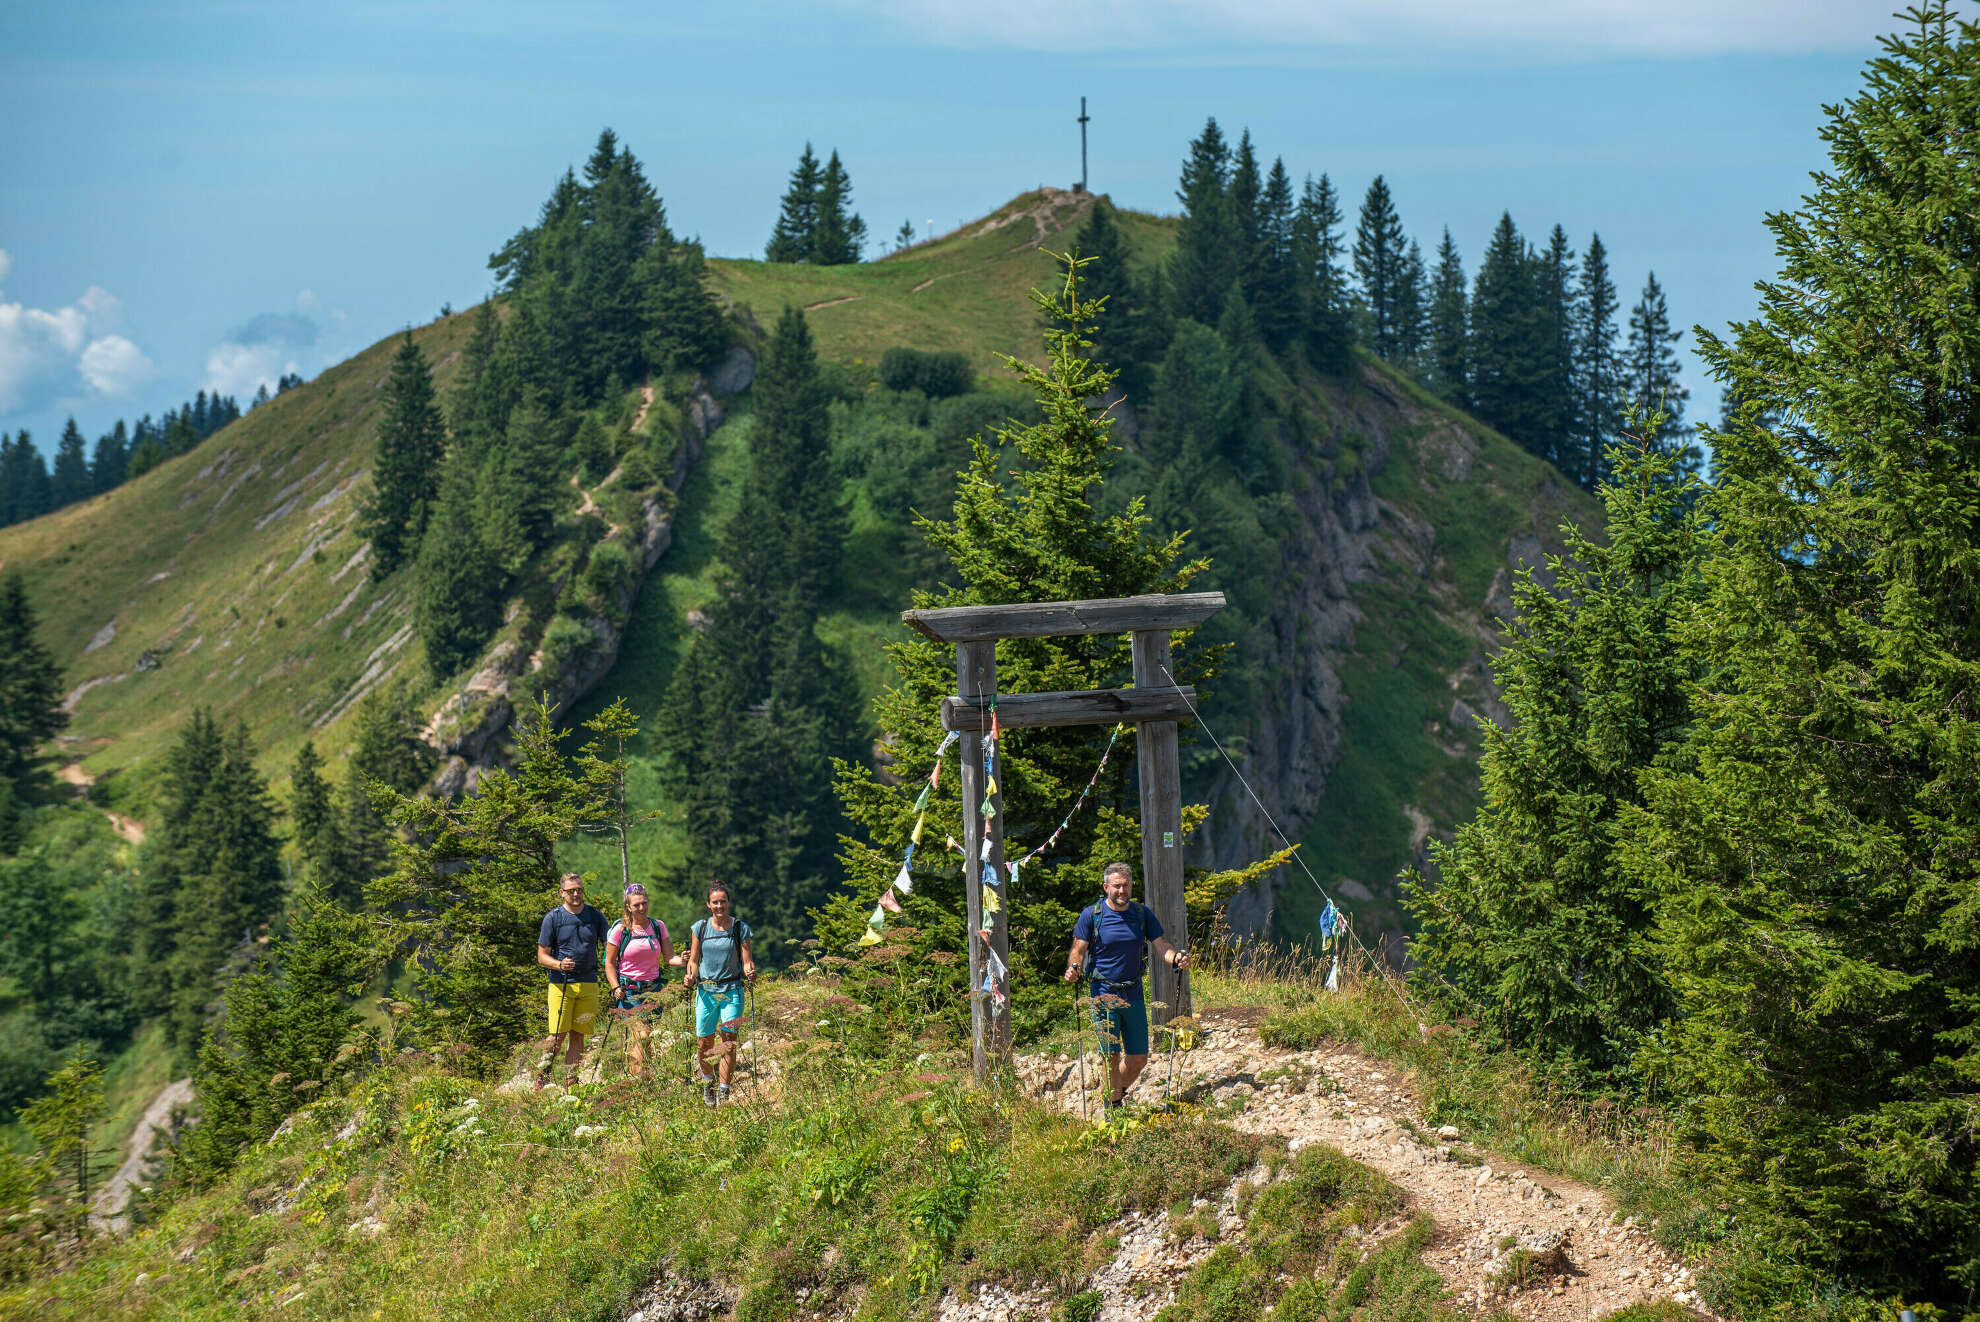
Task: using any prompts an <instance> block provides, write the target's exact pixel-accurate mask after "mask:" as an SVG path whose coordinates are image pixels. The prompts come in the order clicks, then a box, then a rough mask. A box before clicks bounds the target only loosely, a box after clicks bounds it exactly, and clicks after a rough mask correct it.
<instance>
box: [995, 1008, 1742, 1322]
mask: <svg viewBox="0 0 1980 1322" xmlns="http://www.w3.org/2000/svg"><path fill="white" fill-rule="evenodd" d="M1263 1017H1264V1014H1263V1012H1262V1011H1260V1010H1256V1009H1244V1010H1221V1011H1219V1010H1213V1011H1209V1012H1207V1013H1205V1014H1202V1015H1200V1016H1198V1018H1199V1022H1201V1023H1202V1024H1203V1025H1204V1031H1203V1034H1202V1037H1201V1038H1200V1039H1199V1043H1198V1045H1197V1047H1196V1049H1195V1050H1193V1051H1190V1052H1187V1053H1184V1054H1181V1055H1179V1056H1177V1057H1176V1065H1175V1088H1176V1092H1177V1095H1178V1096H1179V1097H1180V1098H1182V1099H1183V1100H1186V1101H1190V1102H1194V1103H1197V1104H1199V1105H1204V1106H1214V1105H1216V1104H1219V1103H1224V1104H1229V1103H1232V1102H1237V1103H1240V1104H1241V1105H1242V1107H1243V1109H1242V1110H1241V1111H1239V1112H1238V1113H1237V1114H1235V1115H1230V1116H1227V1117H1226V1118H1227V1121H1228V1123H1230V1124H1231V1125H1233V1126H1235V1127H1236V1128H1238V1129H1242V1130H1245V1131H1248V1132H1251V1133H1258V1134H1273V1135H1277V1136H1280V1137H1282V1138H1284V1139H1285V1140H1286V1142H1287V1145H1288V1146H1289V1147H1291V1148H1292V1149H1293V1150H1294V1151H1297V1150H1299V1149H1300V1148H1302V1147H1305V1146H1307V1145H1308V1144H1312V1143H1324V1144H1327V1145H1328V1146H1330V1147H1334V1148H1338V1149H1339V1150H1340V1151H1341V1152H1343V1153H1345V1154H1347V1155H1348V1156H1349V1157H1352V1158H1354V1159H1355V1160H1356V1161H1359V1162H1361V1163H1363V1164H1364V1165H1368V1166H1372V1167H1374V1168H1375V1169H1376V1170H1379V1171H1381V1172H1382V1173H1383V1174H1384V1175H1386V1176H1388V1177H1389V1179H1391V1180H1392V1181H1394V1182H1395V1183H1396V1184H1397V1185H1398V1186H1400V1187H1401V1188H1402V1189H1403V1190H1404V1191H1405V1193H1407V1194H1408V1196H1409V1199H1410V1202H1411V1204H1412V1210H1413V1211H1418V1212H1428V1213H1429V1214H1430V1215H1431V1217H1433V1218H1434V1219H1435V1221H1436V1223H1437V1237H1436V1239H1435V1240H1433V1241H1432V1243H1431V1245H1430V1247H1429V1248H1427V1249H1426V1250H1424V1254H1423V1259H1424V1261H1425V1262H1426V1263H1428V1264H1429V1265H1430V1266H1431V1267H1432V1268H1433V1269H1434V1270H1435V1271H1436V1272H1437V1273H1438V1274H1439V1275H1440V1276H1442V1277H1443V1278H1444V1281H1445V1283H1446V1284H1447V1285H1449V1287H1450V1289H1451V1293H1452V1296H1453V1298H1454V1301H1455V1302H1456V1303H1457V1304H1458V1306H1460V1307H1462V1308H1465V1309H1467V1310H1469V1311H1471V1312H1472V1313H1474V1314H1475V1315H1484V1314H1489V1313H1493V1312H1495V1311H1497V1310H1499V1309H1504V1310H1505V1311H1506V1312H1508V1313H1510V1314H1511V1315H1512V1316H1514V1317H1516V1318H1521V1319H1537V1320H1538V1322H1584V1319H1591V1318H1600V1317H1604V1316H1606V1315H1608V1314H1609V1313H1611V1312H1614V1311H1615V1310H1617V1309H1619V1308H1623V1307H1625V1306H1627V1305H1629V1304H1634V1303H1643V1302H1647V1301H1650V1300H1654V1299H1671V1300H1673V1301H1675V1302H1676V1303H1678V1304H1681V1305H1684V1306H1686V1307H1687V1308H1688V1309H1690V1310H1691V1311H1692V1312H1693V1313H1694V1314H1695V1315H1696V1316H1698V1317H1702V1318H1713V1317H1715V1316H1716V1315H1714V1314H1712V1313H1709V1312H1707V1311H1705V1310H1704V1309H1702V1308H1701V1307H1700V1306H1699V1304H1698V1302H1697V1298H1696V1295H1695V1294H1694V1292H1693V1290H1692V1282H1691V1274H1690V1272H1689V1270H1688V1269H1686V1268H1685V1267H1684V1266H1683V1264H1681V1263H1679V1262H1677V1261H1676V1260H1675V1259H1673V1258H1672V1257H1671V1256H1670V1255H1669V1254H1667V1253H1666V1252H1664V1250H1663V1249H1661V1248H1660V1247H1658V1246H1657V1245H1656V1244H1655V1243H1653V1242H1652V1241H1651V1239H1650V1237H1649V1234H1648V1231H1647V1228H1646V1227H1642V1226H1638V1225H1637V1224H1635V1222H1634V1221H1633V1220H1624V1219H1622V1218H1620V1217H1617V1216H1616V1215H1615V1208H1614V1205H1613V1203H1611V1202H1610V1200H1609V1199H1608V1197H1607V1195H1605V1194H1603V1193H1601V1192H1600V1191H1598V1190H1595V1189H1590V1188H1587V1187H1585V1186H1582V1185H1579V1184H1575V1183H1572V1182H1571V1181H1567V1180H1560V1179H1555V1178H1553V1177H1552V1176H1548V1175H1545V1174H1542V1173H1539V1172H1531V1173H1529V1172H1528V1171H1526V1170H1525V1169H1522V1168H1521V1167H1520V1166H1519V1165H1517V1164H1516V1163H1508V1162H1505V1161H1503V1160H1502V1159H1500V1158H1499V1157H1498V1156H1497V1155H1496V1154H1494V1153H1491V1152H1487V1151H1485V1150H1482V1149H1474V1148H1471V1147H1470V1146H1469V1145H1468V1144H1467V1143H1466V1142H1465V1138H1466V1136H1465V1135H1463V1134H1461V1133H1459V1132H1458V1131H1457V1130H1455V1129H1453V1128H1450V1127H1448V1126H1447V1127H1445V1128H1443V1129H1442V1130H1441V1131H1434V1130H1432V1129H1429V1128H1426V1127H1425V1125H1424V1124H1423V1121H1422V1114H1421V1111H1420V1109H1419V1107H1418V1105H1417V1102H1416V1099H1415V1098H1414V1097H1413V1096H1412V1095H1411V1093H1410V1090H1409V1079H1408V1078H1407V1077H1406V1076H1405V1072H1404V1071H1403V1070H1401V1069H1398V1068H1397V1067H1396V1066H1394V1065H1392V1064H1390V1063H1388V1062H1386V1061H1378V1060H1371V1059H1369V1058H1368V1057H1366V1056H1363V1055H1362V1054H1360V1053H1359V1052H1357V1051H1355V1050H1353V1049H1351V1048H1349V1047H1345V1046H1340V1045H1335V1044H1329V1045H1328V1046H1326V1047H1323V1048H1321V1049H1318V1050H1314V1051H1290V1050H1284V1049H1280V1048H1274V1047H1267V1046H1265V1045H1264V1044H1263V1043H1262V1042H1260V1041H1259V1038H1258V1029H1257V1024H1258V1021H1259V1020H1261V1019H1263ZM1168 1069H1169V1062H1168V1061H1167V1060H1165V1059H1163V1058H1161V1057H1159V1056H1157V1057H1154V1058H1151V1059H1150V1061H1149V1063H1148V1070H1147V1072H1146V1073H1145V1074H1144V1075H1143V1076H1142V1079H1141V1082H1140V1083H1139V1084H1138V1085H1137V1086H1136V1088H1135V1094H1134V1095H1135V1096H1137V1097H1138V1098H1140V1099H1141V1100H1142V1101H1144V1102H1149V1101H1154V1100H1156V1099H1158V1098H1159V1097H1161V1096H1162V1094H1163V1091H1164V1089H1165V1087H1166V1086H1167V1083H1168ZM1018 1070H1019V1074H1020V1077H1021V1078H1022V1080H1023V1083H1024V1086H1025V1087H1026V1088H1027V1090H1029V1091H1031V1092H1033V1093H1036V1094H1038V1095H1040V1096H1042V1097H1044V1098H1046V1099H1048V1100H1054V1101H1056V1102H1058V1104H1060V1105H1061V1106H1064V1107H1066V1108H1067V1109H1068V1110H1071V1111H1074V1112H1078V1111H1079V1110H1080V1080H1079V1070H1080V1064H1079V1060H1078V1058H1077V1057H1075V1056H1071V1055H1033V1056H1020V1057H1019V1058H1018ZM1095 1077H1096V1069H1095V1057H1094V1055H1093V1053H1092V1051H1091V1049H1090V1044H1089V1050H1088V1054H1087V1059H1086V1078H1087V1082H1088V1088H1089V1097H1090V1099H1091V1101H1092V1104H1094V1105H1097V1104H1098V1099H1099V1095H1100V1094H1099V1092H1098V1091H1097V1089H1094V1088H1093V1081H1094V1079H1095ZM1229 1201H1230V1200H1229V1199H1228V1198H1227V1199H1226V1202H1229ZM1166 1217H1167V1213H1166V1212H1164V1213H1160V1214H1158V1215H1157V1216H1156V1217H1154V1218H1149V1220H1150V1222H1151V1226H1150V1229H1155V1228H1157V1227H1159V1223H1160V1222H1161V1221H1163V1220H1164V1219H1165V1218H1166ZM1398 1229H1399V1227H1398ZM1502 1246H1504V1247H1502ZM1125 1247H1126V1246H1125V1244H1124V1248H1125ZM1521 1249H1524V1250H1526V1253H1527V1254H1528V1255H1531V1257H1530V1259H1529V1260H1530V1261H1531V1262H1533V1263H1535V1264H1536V1265H1537V1266H1538V1270H1537V1271H1533V1272H1532V1275H1531V1278H1530V1279H1529V1280H1528V1281H1527V1282H1526V1283H1525V1284H1523V1285H1521V1286H1518V1287H1516V1288H1514V1287H1508V1286H1505V1285H1502V1284H1499V1279H1500V1278H1501V1277H1502V1275H1503V1274H1504V1273H1505V1270H1506V1268H1507V1266H1508V1264H1509V1259H1510V1258H1511V1255H1512V1254H1513V1253H1515V1252H1517V1251H1518V1250H1521ZM1170 1251H1171V1252H1178V1251H1180V1252H1182V1253H1184V1254H1185V1255H1186V1254H1187V1253H1188V1252H1189V1245H1188V1244H1187V1243H1185V1244H1184V1245H1183V1246H1182V1248H1181V1249H1180V1250H1175V1249H1171V1250H1170ZM1208 1252H1209V1246H1208V1245H1204V1246H1202V1247H1201V1252H1199V1253H1197V1254H1196V1255H1195V1256H1196V1257H1198V1258H1201V1257H1202V1256H1204V1255H1207V1253H1208ZM1151 1256H1152V1255H1151ZM1151 1265H1152V1264H1151ZM1164 1274H1165V1275H1170V1276H1172V1277H1179V1276H1180V1275H1181V1273H1180V1272H1173V1273H1164ZM1154 1283H1155V1284H1157V1285H1158V1286H1159V1284H1160V1283H1159V1281H1158V1282H1154ZM1110 1293H1111V1292H1110ZM1161 1295H1162V1292H1161V1290H1160V1289H1159V1288H1158V1289H1157V1290H1156V1291H1155V1292H1154V1293H1153V1294H1152V1295H1150V1296H1146V1297H1144V1298H1143V1299H1139V1300H1131V1301H1130V1300H1123V1301H1122V1302H1123V1303H1132V1304H1134V1305H1142V1304H1145V1305H1146V1309H1145V1311H1143V1310H1142V1309H1141V1308H1139V1307H1135V1308H1129V1309H1126V1310H1119V1309H1116V1308H1114V1307H1113V1306H1112V1304H1113V1301H1112V1300H1110V1306H1109V1307H1108V1309H1107V1310H1106V1311H1105V1312H1104V1313H1103V1316H1104V1317H1106V1318H1108V1319H1110V1320H1111V1319H1115V1318H1120V1319H1123V1322H1125V1319H1129V1318H1134V1319H1141V1318H1147V1317H1152V1316H1153V1315H1154V1313H1155V1312H1156V1311H1157V1310H1159V1309H1160V1307H1161V1306H1162V1304H1163V1303H1165V1302H1167V1300H1165V1299H1164V1298H1162V1297H1161ZM1173 1297H1174V1284H1173V1281H1172V1282H1171V1283H1170V1284H1169V1286H1168V1298H1169V1299H1173Z"/></svg>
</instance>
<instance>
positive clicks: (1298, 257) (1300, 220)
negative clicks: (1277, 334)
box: [1292, 174, 1354, 376]
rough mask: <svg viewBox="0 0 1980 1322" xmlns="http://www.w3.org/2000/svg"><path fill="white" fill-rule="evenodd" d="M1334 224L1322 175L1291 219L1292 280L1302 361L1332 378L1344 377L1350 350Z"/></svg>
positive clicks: (1336, 201) (1336, 210) (1332, 199)
mask: <svg viewBox="0 0 1980 1322" xmlns="http://www.w3.org/2000/svg"><path fill="white" fill-rule="evenodd" d="M1340 224H1341V206H1340V197H1339V195H1338V194H1337V193H1336V192H1335V191H1334V185H1333V181H1332V180H1330V179H1328V178H1327V176H1326V175H1324V174H1323V175H1321V176H1320V177H1319V179H1317V180H1316V179H1314V178H1313V177H1312V176H1310V175H1309V176H1308V177H1307V180H1306V184H1305V186H1304V187H1303V188H1302V189H1301V190H1300V197H1299V206H1298V208H1297V209H1296V210H1295V211H1294V213H1293V230H1292V235H1293V238H1292V246H1293V275H1294V278H1295V279H1296V280H1297V281H1298V283H1299V290H1300V315H1301V319H1302V338H1303V339H1304V341H1305V343H1306V356H1307V358H1308V360H1309V361H1311V362H1312V364H1313V366H1314V367H1315V368H1317V369H1318V370H1320V371H1322V372H1326V373H1328V374H1329V375H1332V376H1340V375H1343V374H1345V373H1346V371H1347V370H1348V365H1349V363H1350V362H1351V361H1352V350H1353V347H1354V326H1353V321H1352V319H1351V318H1350V317H1349V315H1348V299H1347V279H1346V268H1345V267H1344V266H1343V265H1342V253H1343V248H1342V245H1341V236H1340V233H1339V229H1340Z"/></svg>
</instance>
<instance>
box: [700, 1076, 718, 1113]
mask: <svg viewBox="0 0 1980 1322" xmlns="http://www.w3.org/2000/svg"><path fill="white" fill-rule="evenodd" d="M701 1101H702V1104H703V1105H704V1106H713V1105H715V1080H714V1079H713V1078H711V1077H709V1076H708V1075H706V1074H704V1075H702V1076H701Z"/></svg>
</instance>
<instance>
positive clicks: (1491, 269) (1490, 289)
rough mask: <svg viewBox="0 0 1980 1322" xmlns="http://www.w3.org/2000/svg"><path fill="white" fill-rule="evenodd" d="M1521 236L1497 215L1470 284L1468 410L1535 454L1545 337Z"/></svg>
mask: <svg viewBox="0 0 1980 1322" xmlns="http://www.w3.org/2000/svg"><path fill="white" fill-rule="evenodd" d="M1532 266H1533V263H1532V262H1531V261H1529V260H1528V253H1527V248H1526V242H1525V240H1523V239H1521V238H1520V236H1519V231H1518V230H1517V229H1516V228H1514V226H1513V220H1512V216H1511V214H1509V213H1507V214H1502V215H1500V217H1499V224H1498V226H1497V228H1495V229H1494V230H1493V231H1492V241H1491V243H1490V244H1488V245H1487V246H1486V249H1485V256H1484V259H1483V260H1482V261H1480V262H1479V264H1478V275H1477V278H1476V279H1475V280H1474V281H1473V283H1472V290H1471V402H1472V411H1473V412H1475V413H1476V414H1477V415H1478V417H1479V418H1480V419H1481V420H1482V421H1484V422H1486V423H1488V424H1489V425H1491V426H1493V427H1496V428H1498V429H1499V430H1500V431H1502V432H1504V433H1505V434H1506V435H1507V436H1508V437H1510V438H1511V439H1512V440H1513V441H1514V442H1515V443H1517V444H1518V445H1520V446H1521V447H1523V448H1525V449H1527V450H1530V451H1532V452H1533V453H1534V454H1544V453H1546V449H1547V443H1548V441H1547V434H1546V401H1545V399H1544V397H1543V396H1542V395H1541V392H1540V391H1539V389H1538V388H1537V385H1536V383H1537V382H1538V380H1539V378H1540V376H1541V374H1542V371H1543V370H1544V367H1545V361H1544V351H1545V349H1546V347H1547V343H1548V341H1547V340H1546V339H1545V338H1544V337H1543V336H1542V334H1541V333H1540V332H1541V329H1542V327H1541V321H1540V311H1539V307H1538V302H1539V300H1538V298H1537V296H1536V289H1535V282H1534V280H1533V272H1532Z"/></svg>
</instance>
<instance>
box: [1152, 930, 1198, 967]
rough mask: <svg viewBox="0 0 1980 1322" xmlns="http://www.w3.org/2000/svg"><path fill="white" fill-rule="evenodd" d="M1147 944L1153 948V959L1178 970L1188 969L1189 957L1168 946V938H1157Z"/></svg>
mask: <svg viewBox="0 0 1980 1322" xmlns="http://www.w3.org/2000/svg"><path fill="white" fill-rule="evenodd" d="M1148 944H1149V945H1151V946H1153V947H1154V948H1155V957H1156V958H1157V959H1161V960H1165V961H1167V962H1168V963H1170V964H1173V965H1174V966H1175V967H1177V968H1179V969H1186V968H1188V967H1189V955H1188V954H1187V953H1186V952H1184V951H1181V950H1177V949H1176V948H1175V947H1174V946H1172V945H1170V944H1169V938H1168V937H1166V936H1158V937H1156V938H1155V939H1154V940H1153V941H1151V942H1149V943H1148Z"/></svg>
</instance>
